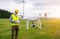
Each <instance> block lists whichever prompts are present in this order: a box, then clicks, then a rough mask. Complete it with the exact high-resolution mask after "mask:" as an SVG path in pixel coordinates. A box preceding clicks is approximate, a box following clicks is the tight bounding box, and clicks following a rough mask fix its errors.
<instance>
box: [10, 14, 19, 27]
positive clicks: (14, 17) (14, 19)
mask: <svg viewBox="0 0 60 39" xmlns="http://www.w3.org/2000/svg"><path fill="white" fill-rule="evenodd" d="M11 16H12V20H13V21H18V20H19V16H16V15H15V14H12V15H11ZM13 25H19V24H18V23H12V26H13Z"/></svg>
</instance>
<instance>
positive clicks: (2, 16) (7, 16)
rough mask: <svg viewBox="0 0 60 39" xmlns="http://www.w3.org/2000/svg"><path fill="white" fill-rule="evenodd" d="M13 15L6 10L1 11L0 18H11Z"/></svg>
mask: <svg viewBox="0 0 60 39" xmlns="http://www.w3.org/2000/svg"><path fill="white" fill-rule="evenodd" d="M10 15H11V12H8V11H6V10H1V9H0V18H9V17H10Z"/></svg>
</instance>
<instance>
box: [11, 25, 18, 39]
mask: <svg viewBox="0 0 60 39" xmlns="http://www.w3.org/2000/svg"><path fill="white" fill-rule="evenodd" d="M18 30H19V27H18V25H14V26H12V39H14V37H15V39H17V37H18Z"/></svg>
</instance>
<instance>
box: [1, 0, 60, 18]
mask: <svg viewBox="0 0 60 39" xmlns="http://www.w3.org/2000/svg"><path fill="white" fill-rule="evenodd" d="M22 1H23V0H0V9H4V10H7V11H9V12H12V13H14V10H15V9H19V14H20V15H23V2H22ZM24 1H25V2H24V16H25V17H28V16H29V17H30V16H33V15H37V14H39V13H40V14H42V16H44V13H48V14H47V15H48V17H55V18H60V0H24Z"/></svg>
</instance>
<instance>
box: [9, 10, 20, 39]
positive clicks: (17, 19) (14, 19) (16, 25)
mask: <svg viewBox="0 0 60 39" xmlns="http://www.w3.org/2000/svg"><path fill="white" fill-rule="evenodd" d="M18 12H19V11H18V9H16V10H15V13H13V14H11V16H10V22H11V24H12V39H14V33H15V39H17V37H18V30H19V22H20V17H19V16H18V15H17V14H18Z"/></svg>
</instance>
